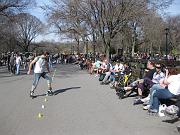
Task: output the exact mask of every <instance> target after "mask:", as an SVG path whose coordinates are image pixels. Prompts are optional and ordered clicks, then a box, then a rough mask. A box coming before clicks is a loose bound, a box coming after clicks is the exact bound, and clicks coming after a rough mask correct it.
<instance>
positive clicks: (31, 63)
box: [27, 59, 37, 74]
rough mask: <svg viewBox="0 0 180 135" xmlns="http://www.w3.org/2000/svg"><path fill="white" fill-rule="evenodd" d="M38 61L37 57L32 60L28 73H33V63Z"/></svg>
mask: <svg viewBox="0 0 180 135" xmlns="http://www.w3.org/2000/svg"><path fill="white" fill-rule="evenodd" d="M36 61H37V59H34V60H33V61H31V63H30V64H29V70H28V72H27V74H30V73H31V69H32V65H33V64H34V63H36Z"/></svg>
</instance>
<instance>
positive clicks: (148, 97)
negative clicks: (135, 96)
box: [141, 95, 150, 102]
mask: <svg viewBox="0 0 180 135" xmlns="http://www.w3.org/2000/svg"><path fill="white" fill-rule="evenodd" d="M149 100H150V95H148V96H147V97H145V98H143V99H141V101H142V102H147V101H149Z"/></svg>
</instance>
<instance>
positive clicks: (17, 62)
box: [16, 56, 21, 65]
mask: <svg viewBox="0 0 180 135" xmlns="http://www.w3.org/2000/svg"><path fill="white" fill-rule="evenodd" d="M20 63H21V57H20V56H18V57H16V64H18V65H20Z"/></svg>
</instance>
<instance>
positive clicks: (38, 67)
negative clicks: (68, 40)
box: [27, 52, 53, 98]
mask: <svg viewBox="0 0 180 135" xmlns="http://www.w3.org/2000/svg"><path fill="white" fill-rule="evenodd" d="M48 56H49V53H48V52H44V53H42V55H40V56H37V57H35V58H34V60H33V61H32V62H31V63H30V65H29V70H28V72H27V74H30V73H31V69H32V65H33V64H35V67H34V79H33V84H32V88H31V91H30V97H32V98H33V97H35V96H34V90H35V89H36V87H37V85H38V82H39V79H40V78H41V77H43V78H44V79H46V80H47V84H48V91H47V95H53V92H52V87H51V83H52V78H51V77H50V76H49V75H48V73H50V70H49V66H48ZM46 69H47V72H46Z"/></svg>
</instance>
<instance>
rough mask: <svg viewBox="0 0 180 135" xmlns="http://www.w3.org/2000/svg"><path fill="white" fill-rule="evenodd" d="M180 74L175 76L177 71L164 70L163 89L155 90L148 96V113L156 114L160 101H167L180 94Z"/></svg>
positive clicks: (172, 69) (171, 69)
mask: <svg viewBox="0 0 180 135" xmlns="http://www.w3.org/2000/svg"><path fill="white" fill-rule="evenodd" d="M179 82H180V74H177V70H176V69H174V68H168V69H166V76H165V78H164V80H163V82H162V83H163V84H162V85H164V86H167V87H165V88H163V89H156V90H154V91H153V92H152V93H151V96H150V108H149V112H151V113H157V112H158V110H159V104H160V100H161V99H169V98H172V97H175V96H176V95H179V94H180V83H179Z"/></svg>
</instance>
